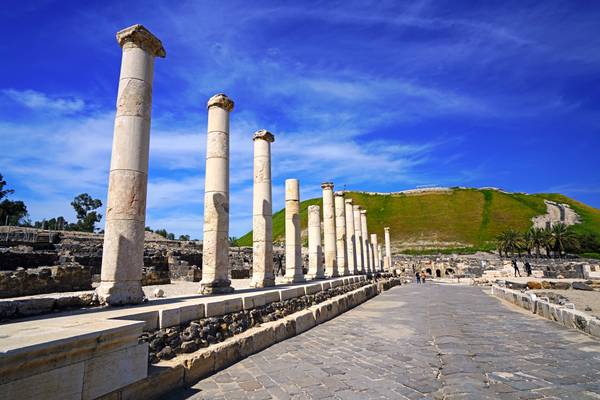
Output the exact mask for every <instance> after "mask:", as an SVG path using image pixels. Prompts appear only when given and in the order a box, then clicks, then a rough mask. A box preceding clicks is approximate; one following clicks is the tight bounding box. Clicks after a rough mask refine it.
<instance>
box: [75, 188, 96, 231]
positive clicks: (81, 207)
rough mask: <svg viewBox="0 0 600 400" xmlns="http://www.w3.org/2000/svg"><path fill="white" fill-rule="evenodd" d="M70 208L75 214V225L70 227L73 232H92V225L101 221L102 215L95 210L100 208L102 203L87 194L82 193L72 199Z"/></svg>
mask: <svg viewBox="0 0 600 400" xmlns="http://www.w3.org/2000/svg"><path fill="white" fill-rule="evenodd" d="M71 206H73V209H74V210H75V214H77V224H75V225H74V226H72V228H73V230H77V231H82V232H94V225H95V224H96V222H100V220H101V219H102V215H101V214H99V213H97V212H96V211H95V210H97V209H98V208H100V207H101V206H102V202H101V201H100V200H98V199H94V198H92V196H90V195H89V194H87V193H82V194H80V195H79V196H77V197H75V198H74V199H73V201H72V202H71Z"/></svg>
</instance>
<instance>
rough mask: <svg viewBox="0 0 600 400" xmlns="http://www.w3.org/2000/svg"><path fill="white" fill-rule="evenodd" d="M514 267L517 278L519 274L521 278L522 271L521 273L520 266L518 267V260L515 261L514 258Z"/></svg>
mask: <svg viewBox="0 0 600 400" xmlns="http://www.w3.org/2000/svg"><path fill="white" fill-rule="evenodd" d="M512 266H513V268H514V269H515V277H516V276H517V274H519V277H521V271H519V266H518V265H517V260H515V259H514V258H513V260H512Z"/></svg>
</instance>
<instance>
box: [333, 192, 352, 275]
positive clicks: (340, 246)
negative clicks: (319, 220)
mask: <svg viewBox="0 0 600 400" xmlns="http://www.w3.org/2000/svg"><path fill="white" fill-rule="evenodd" d="M334 201H335V243H336V255H337V256H336V260H337V269H338V274H339V275H341V276H345V275H349V272H348V262H347V261H346V256H347V254H346V205H345V203H344V193H343V192H336V193H335V199H334Z"/></svg>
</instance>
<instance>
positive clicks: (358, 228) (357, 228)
mask: <svg viewBox="0 0 600 400" xmlns="http://www.w3.org/2000/svg"><path fill="white" fill-rule="evenodd" d="M352 214H354V243H355V244H356V246H355V249H356V266H357V268H358V272H359V273H361V274H364V273H366V272H367V271H366V267H365V259H364V256H363V253H364V251H363V247H364V245H365V242H364V241H363V239H362V224H361V218H360V206H352Z"/></svg>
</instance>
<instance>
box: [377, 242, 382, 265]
mask: <svg viewBox="0 0 600 400" xmlns="http://www.w3.org/2000/svg"><path fill="white" fill-rule="evenodd" d="M377 256H378V257H379V259H378V260H377V265H378V267H379V270H380V271H383V251H382V247H381V244H379V245H377Z"/></svg>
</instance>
